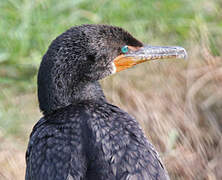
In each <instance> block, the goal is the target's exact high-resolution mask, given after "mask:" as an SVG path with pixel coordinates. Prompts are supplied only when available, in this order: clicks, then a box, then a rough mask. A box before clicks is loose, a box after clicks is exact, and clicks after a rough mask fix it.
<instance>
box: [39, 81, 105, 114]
mask: <svg viewBox="0 0 222 180" xmlns="http://www.w3.org/2000/svg"><path fill="white" fill-rule="evenodd" d="M43 87H44V86H40V87H38V99H39V106H40V109H41V111H42V112H43V114H44V115H46V114H51V113H53V112H54V111H56V110H58V109H61V108H65V107H66V106H69V105H71V104H77V103H80V102H83V101H90V102H98V101H99V102H101V101H106V98H105V96H104V93H103V91H102V88H101V86H100V84H99V82H87V83H79V84H78V85H73V87H72V88H71V87H70V88H67V87H66V88H67V89H65V88H64V89H63V91H59V90H58V89H56V88H52V89H45V90H44V89H43ZM45 87H46V86H45ZM47 87H49V86H47ZM52 87H53V86H52Z"/></svg>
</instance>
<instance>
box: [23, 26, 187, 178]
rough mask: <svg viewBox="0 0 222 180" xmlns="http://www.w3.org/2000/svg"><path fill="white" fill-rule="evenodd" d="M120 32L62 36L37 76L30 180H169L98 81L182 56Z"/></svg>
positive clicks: (82, 29) (98, 29) (77, 30)
mask: <svg viewBox="0 0 222 180" xmlns="http://www.w3.org/2000/svg"><path fill="white" fill-rule="evenodd" d="M185 56H186V51H185V49H184V48H181V47H157V46H148V45H144V44H143V43H141V42H140V41H138V40H137V39H135V38H134V37H133V36H131V35H130V34H129V33H128V32H126V31H125V30H123V29H122V28H119V27H114V26H108V25H81V26H76V27H72V28H70V29H69V30H67V31H66V32H64V33H63V34H61V35H60V36H58V37H57V38H56V39H55V40H54V41H53V42H52V43H51V45H50V46H49V48H48V50H47V52H46V54H45V55H44V56H43V59H42V62H41V65H40V69H39V72H38V100H39V106H40V109H41V111H42V112H43V115H44V116H43V117H42V118H41V119H40V120H39V121H38V122H37V124H36V125H35V126H34V128H33V130H32V133H31V135H30V141H29V145H28V149H27V152H26V164H27V168H26V177H25V178H26V180H120V179H121V180H145V179H152V180H154V179H155V180H157V179H158V180H163V179H169V177H168V174H167V171H166V170H165V168H164V166H163V164H162V163H161V161H160V158H159V155H158V153H157V152H156V150H155V149H154V147H153V146H152V145H151V143H150V142H149V141H148V140H147V139H146V137H145V135H144V133H143V131H142V130H141V128H140V125H139V124H138V122H137V121H136V120H135V119H134V118H133V117H131V116H130V115H129V114H128V113H126V112H124V111H123V110H121V109H120V108H118V107H116V106H114V105H112V104H110V103H108V102H107V100H106V98H105V96H104V94H103V91H102V89H101V87H100V85H99V82H98V80H100V79H102V78H104V77H106V76H109V75H111V74H114V73H116V72H119V71H121V70H124V69H127V68H129V67H131V66H133V65H136V64H138V63H141V62H145V61H149V60H153V59H161V58H172V57H175V58H184V57H185Z"/></svg>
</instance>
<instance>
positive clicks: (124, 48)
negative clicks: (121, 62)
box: [121, 46, 129, 53]
mask: <svg viewBox="0 0 222 180" xmlns="http://www.w3.org/2000/svg"><path fill="white" fill-rule="evenodd" d="M128 50H129V49H128V46H123V47H122V48H121V51H122V52H123V53H127V52H128Z"/></svg>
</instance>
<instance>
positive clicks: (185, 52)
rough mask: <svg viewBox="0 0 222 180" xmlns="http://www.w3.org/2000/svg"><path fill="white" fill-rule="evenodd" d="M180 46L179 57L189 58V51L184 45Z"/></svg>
mask: <svg viewBox="0 0 222 180" xmlns="http://www.w3.org/2000/svg"><path fill="white" fill-rule="evenodd" d="M178 48H179V54H178V56H177V57H178V58H179V59H185V60H186V59H187V58H188V55H187V51H186V49H184V48H183V47H178Z"/></svg>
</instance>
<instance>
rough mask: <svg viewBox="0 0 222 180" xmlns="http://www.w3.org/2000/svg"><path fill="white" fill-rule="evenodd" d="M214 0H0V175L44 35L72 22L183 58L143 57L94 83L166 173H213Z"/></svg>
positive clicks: (219, 23) (8, 160)
mask: <svg viewBox="0 0 222 180" xmlns="http://www.w3.org/2000/svg"><path fill="white" fill-rule="evenodd" d="M221 12H222V1H221V0H210V1H209V0H160V1H156V0H140V1H135V0H127V1H124V0H118V1H110V0H97V1H93V0H66V1H56V0H1V1H0V179H1V180H2V179H3V180H20V179H24V174H25V151H26V147H27V143H28V138H29V134H30V133H31V130H32V127H33V125H34V124H35V123H36V122H37V121H38V120H39V118H40V117H41V113H40V111H39V108H38V101H37V93H36V89H37V86H36V75H37V71H38V67H39V64H40V61H41V58H42V56H43V55H44V53H45V52H46V50H47V47H48V46H49V44H50V42H51V41H52V40H53V39H54V38H55V37H57V36H58V35H59V34H60V33H62V32H64V31H65V30H66V29H68V28H70V27H71V26H74V25H80V24H86V23H89V24H92V23H93V24H95V23H96V24H97V23H98V24H110V25H115V26H120V27H122V28H124V29H126V30H127V31H129V32H130V33H131V34H133V35H134V36H135V37H137V38H138V39H139V40H141V41H143V42H144V43H147V44H152V45H180V46H183V47H184V48H186V49H187V52H188V56H189V57H188V59H187V60H163V61H158V62H156V61H152V62H149V63H146V64H143V65H138V66H136V67H134V68H132V69H129V70H127V71H123V72H121V73H118V74H116V75H114V76H111V77H108V78H106V79H104V80H102V81H101V83H102V86H103V88H104V92H105V94H106V96H107V98H108V99H109V101H110V102H111V103H113V104H115V105H118V106H119V107H121V108H123V109H124V110H126V111H128V112H129V113H130V114H131V115H133V116H135V117H136V119H137V120H138V121H139V122H140V124H141V125H142V127H143V129H144V131H145V133H146V135H147V137H148V138H149V140H150V141H151V142H152V143H153V144H154V145H155V147H156V149H157V150H158V151H159V152H160V155H161V157H162V159H163V161H164V164H165V165H166V167H167V169H168V171H169V174H170V176H171V179H173V180H174V179H175V180H176V179H179V180H183V179H185V180H187V179H195V180H217V179H222V13H221Z"/></svg>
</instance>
